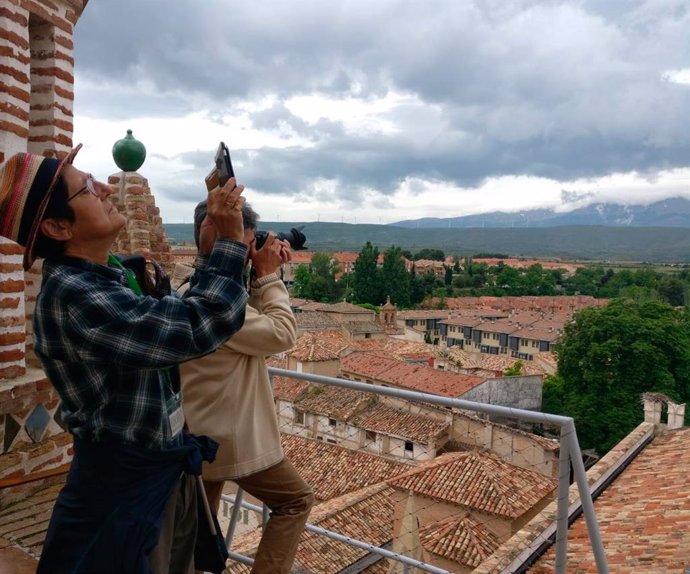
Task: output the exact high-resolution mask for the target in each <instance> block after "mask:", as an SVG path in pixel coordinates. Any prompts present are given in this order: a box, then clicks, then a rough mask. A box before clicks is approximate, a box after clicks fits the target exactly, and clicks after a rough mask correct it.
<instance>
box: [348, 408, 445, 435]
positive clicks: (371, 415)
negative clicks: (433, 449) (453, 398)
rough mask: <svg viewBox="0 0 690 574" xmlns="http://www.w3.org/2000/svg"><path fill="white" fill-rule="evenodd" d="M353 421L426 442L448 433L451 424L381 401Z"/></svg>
mask: <svg viewBox="0 0 690 574" xmlns="http://www.w3.org/2000/svg"><path fill="white" fill-rule="evenodd" d="M353 423H354V424H357V425H358V426H361V427H362V428H364V429H366V430H371V431H375V432H379V433H383V434H388V435H393V436H396V437H401V438H406V439H409V440H413V441H415V442H424V443H426V442H428V441H429V440H431V439H435V438H438V437H439V436H441V435H443V434H444V433H446V432H447V430H448V426H449V423H448V422H447V421H443V420H438V419H435V418H433V417H430V416H425V415H418V414H414V413H409V412H407V411H402V410H400V409H396V408H393V407H390V406H387V405H383V404H381V403H377V404H375V405H374V406H373V407H372V408H370V409H368V410H367V411H366V412H364V413H362V414H361V415H359V416H357V417H356V418H355V419H354V420H353Z"/></svg>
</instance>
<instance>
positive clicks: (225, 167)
mask: <svg viewBox="0 0 690 574" xmlns="http://www.w3.org/2000/svg"><path fill="white" fill-rule="evenodd" d="M214 159H215V163H216V166H215V167H214V168H213V169H212V170H211V172H210V173H209V174H208V175H207V176H206V188H207V189H208V190H209V191H211V190H212V189H214V188H216V187H223V186H224V185H225V183H226V182H227V181H228V180H229V179H230V178H231V177H235V172H234V170H233V169H232V161H230V150H229V149H228V146H226V145H225V143H223V142H220V145H219V146H218V151H217V152H216V156H215V158H214Z"/></svg>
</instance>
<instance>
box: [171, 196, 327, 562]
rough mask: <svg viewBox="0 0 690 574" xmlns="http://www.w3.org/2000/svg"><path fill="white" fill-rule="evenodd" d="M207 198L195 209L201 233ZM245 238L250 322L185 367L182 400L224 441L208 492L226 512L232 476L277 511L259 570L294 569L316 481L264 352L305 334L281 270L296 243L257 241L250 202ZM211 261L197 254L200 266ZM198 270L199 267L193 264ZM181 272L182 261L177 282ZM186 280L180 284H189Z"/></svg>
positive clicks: (193, 425)
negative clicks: (286, 425) (290, 454)
mask: <svg viewBox="0 0 690 574" xmlns="http://www.w3.org/2000/svg"><path fill="white" fill-rule="evenodd" d="M205 203H206V202H201V203H200V204H199V205H198V206H197V208H196V211H195V213H194V223H195V238H198V236H199V232H200V226H201V222H202V221H203V220H204V218H205V216H206V204H205ZM242 216H243V220H244V228H245V235H244V243H245V244H246V245H247V246H248V247H249V251H248V260H249V261H251V269H252V271H251V274H250V276H251V282H250V295H249V302H248V304H247V310H246V314H245V321H244V325H243V326H242V328H241V329H240V330H239V331H238V332H237V333H235V335H234V336H233V337H231V338H230V339H228V341H227V342H226V343H224V344H223V345H222V346H221V347H220V348H218V349H217V350H216V351H214V352H213V353H210V354H208V355H205V356H203V357H200V358H198V359H194V360H192V361H189V362H187V363H184V364H182V365H181V366H180V375H181V379H182V397H183V400H182V407H183V409H184V414H185V419H186V421H187V424H188V426H189V429H190V431H191V432H193V433H196V434H205V435H208V436H210V437H211V438H213V439H214V440H216V441H218V443H219V444H220V446H219V448H218V454H217V457H216V460H215V462H213V463H212V464H207V463H204V468H203V479H204V488H205V490H206V495H207V497H208V499H209V503H210V505H211V507H212V508H214V509H215V511H216V512H218V508H219V506H220V500H221V494H222V492H223V485H224V483H225V481H227V480H232V481H233V482H235V483H236V484H237V485H238V486H239V487H240V488H242V489H243V490H244V491H245V492H248V493H249V494H250V495H252V496H254V497H255V498H257V499H258V500H260V501H262V502H263V503H264V504H265V505H266V506H267V507H268V508H269V510H270V511H271V513H270V518H269V520H268V523H267V525H266V527H265V529H264V532H263V535H262V537H261V542H260V544H259V548H258V550H257V553H256V557H255V562H254V566H253V568H252V572H255V573H260V574H272V573H274V572H275V573H288V572H290V570H291V567H292V563H293V562H294V558H295V554H296V552H297V545H298V543H299V539H300V536H301V534H302V531H303V529H304V525H305V524H306V521H307V517H308V515H309V511H310V510H311V507H312V505H313V503H314V493H313V491H312V489H311V487H310V486H309V485H308V484H307V483H306V482H305V481H304V480H303V479H302V478H301V477H300V475H299V473H298V472H297V471H296V470H295V468H294V467H293V466H292V464H291V463H290V461H289V460H288V459H287V458H285V455H284V454H283V449H282V446H281V443H280V432H279V430H278V421H277V417H276V413H275V405H274V401H273V392H272V390H271V384H270V380H269V376H268V369H267V367H266V362H265V360H264V357H266V356H269V355H272V354H275V353H280V352H284V351H288V350H290V349H291V348H292V347H293V346H294V344H295V339H296V333H297V326H296V322H295V317H294V315H293V313H292V310H291V309H290V301H289V296H288V293H287V290H286V289H285V285H283V282H282V281H281V280H280V277H279V276H278V274H277V273H278V270H279V268H280V265H281V264H282V263H283V262H286V261H288V260H289V259H290V258H291V254H290V246H289V244H288V243H287V242H286V241H281V240H279V239H278V238H277V237H276V236H275V234H273V233H270V234H269V237H268V238H267V239H266V243H265V244H264V245H263V247H262V248H261V249H259V250H256V248H255V244H254V234H255V232H256V227H257V219H258V215H257V214H256V212H254V210H253V209H251V207H250V206H249V205H247V204H245V206H244V207H243V209H242ZM199 263H202V264H203V261H201V262H200V261H199V260H198V259H197V265H198V264H199ZM188 271H189V274H190V275H191V271H192V268H191V267H189V268H188ZM176 279H177V280H178V282H179V279H180V269H179V267H178V268H176V270H175V273H174V277H173V283H175V280H176ZM184 289H185V285H182V286H181V287H180V288H179V289H178V291H184Z"/></svg>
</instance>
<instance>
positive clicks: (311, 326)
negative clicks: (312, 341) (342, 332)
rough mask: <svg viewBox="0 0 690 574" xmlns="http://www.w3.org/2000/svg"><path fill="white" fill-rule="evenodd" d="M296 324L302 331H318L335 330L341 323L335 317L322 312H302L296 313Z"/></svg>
mask: <svg viewBox="0 0 690 574" xmlns="http://www.w3.org/2000/svg"><path fill="white" fill-rule="evenodd" d="M295 322H296V323H297V329H298V330H300V331H314V330H318V329H335V328H337V327H338V325H339V323H338V321H336V320H335V319H334V318H333V316H331V315H329V314H328V313H322V312H321V311H300V312H299V313H295Z"/></svg>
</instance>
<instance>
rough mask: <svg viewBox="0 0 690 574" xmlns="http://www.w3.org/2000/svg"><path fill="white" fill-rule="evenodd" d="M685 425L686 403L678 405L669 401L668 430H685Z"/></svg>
mask: <svg viewBox="0 0 690 574" xmlns="http://www.w3.org/2000/svg"><path fill="white" fill-rule="evenodd" d="M684 423H685V403H683V404H682V405H677V404H676V403H672V402H671V401H668V424H667V425H666V428H667V429H668V430H673V429H679V428H683V424H684Z"/></svg>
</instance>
